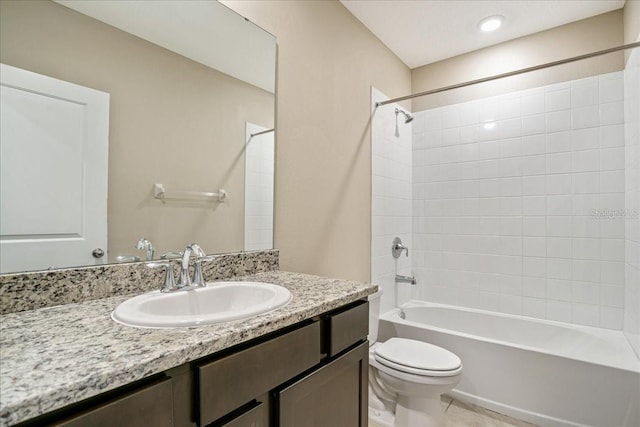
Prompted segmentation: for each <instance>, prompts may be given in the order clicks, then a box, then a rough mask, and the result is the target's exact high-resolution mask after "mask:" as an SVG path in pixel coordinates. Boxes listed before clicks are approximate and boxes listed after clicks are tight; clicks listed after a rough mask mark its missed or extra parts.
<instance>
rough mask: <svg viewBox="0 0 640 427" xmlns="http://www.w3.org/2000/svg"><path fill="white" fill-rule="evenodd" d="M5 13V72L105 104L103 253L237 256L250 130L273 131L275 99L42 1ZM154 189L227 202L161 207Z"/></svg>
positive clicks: (6, 7)
mask: <svg viewBox="0 0 640 427" xmlns="http://www.w3.org/2000/svg"><path fill="white" fill-rule="evenodd" d="M1 7H2V9H1V11H0V18H1V20H2V21H1V33H0V43H1V45H0V60H1V61H2V62H3V63H6V64H9V65H13V66H16V67H19V68H24V69H27V70H31V71H34V72H37V73H41V74H45V75H48V76H52V77H55V78H59V79H62V80H66V81H70V82H73V83H76V84H80V85H83V86H88V87H91V88H95V89H98V90H101V91H105V92H108V93H110V94H111V111H110V129H109V134H110V135H109V207H108V216H109V247H110V255H117V254H122V253H128V254H134V253H137V254H139V255H142V253H141V252H138V251H136V250H135V249H134V245H135V243H136V242H137V240H138V239H139V238H140V237H142V236H144V237H147V238H148V239H150V240H151V241H152V242H153V244H154V245H155V246H156V248H157V249H158V252H166V251H175V250H182V248H184V246H185V245H186V244H188V243H190V242H193V241H197V242H198V243H200V244H201V245H202V247H203V248H204V249H205V250H206V251H207V252H210V253H216V252H224V251H239V250H242V248H243V243H244V235H243V226H244V157H243V154H244V144H245V121H250V122H253V123H256V124H259V125H261V126H265V127H272V126H273V120H274V101H273V94H270V93H268V92H266V91H263V90H261V89H258V88H256V87H254V86H251V85H248V84H246V83H244V82H241V81H239V80H236V79H234V78H232V77H229V76H227V75H225V74H222V73H220V72H217V71H215V70H212V69H210V68H207V67H205V66H203V65H200V64H198V63H195V62H193V61H190V60H187V59H186V58H183V57H181V56H179V55H176V54H174V53H171V52H169V51H167V50H165V49H162V48H160V47H157V46H155V45H152V44H150V43H148V42H145V41H143V40H141V39H138V38H136V37H133V36H131V35H129V34H127V33H124V32H122V31H119V30H117V29H115V28H113V27H110V26H108V25H105V24H102V23H100V22H98V21H95V20H93V19H91V18H88V17H86V16H84V15H81V14H79V13H76V12H74V11H71V10H70V9H68V8H66V7H63V6H60V5H57V4H55V3H52V2H49V1H45V2H42V1H18V2H13V1H2V2H1ZM155 182H161V183H163V184H164V185H165V187H166V188H167V190H171V189H182V190H193V191H196V190H199V191H217V189H218V188H219V187H222V188H224V189H226V190H227V191H228V193H229V200H228V201H227V202H225V203H224V204H221V205H216V204H212V203H202V202H199V203H185V202H168V203H167V204H165V205H163V204H162V203H160V202H159V201H158V200H155V199H153V197H152V192H151V190H152V186H153V184H154V183H155Z"/></svg>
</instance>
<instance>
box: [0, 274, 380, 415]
mask: <svg viewBox="0 0 640 427" xmlns="http://www.w3.org/2000/svg"><path fill="white" fill-rule="evenodd" d="M236 279H237V280H242V279H250V280H256V281H263V282H269V283H275V284H279V285H282V286H285V287H286V288H288V289H289V290H290V291H291V293H292V300H291V302H290V303H289V304H288V305H287V306H285V307H283V308H280V309H278V310H276V311H273V312H271V313H267V314H264V315H261V316H257V317H254V318H252V319H249V320H237V321H232V322H226V323H221V324H218V325H210V326H204V327H198V328H181V329H138V328H131V327H127V326H123V325H119V324H117V323H115V322H114V321H113V320H111V318H110V313H111V311H112V310H113V309H114V308H115V307H116V306H117V305H118V304H119V303H120V302H122V301H124V300H126V299H127V298H129V297H130V296H131V295H129V296H116V297H110V298H104V299H100V300H93V301H86V302H82V303H75V304H67V305H62V306H56V307H48V308H43V309H39V310H32V311H24V312H19V313H13V314H7V315H4V316H1V317H0V426H8V425H12V424H15V423H17V422H20V421H23V420H27V419H30V418H33V417H35V416H38V415H41V414H44V413H47V412H49V411H52V410H54V409H58V408H61V407H64V406H66V405H69V404H71V403H74V402H78V401H80V400H82V399H85V398H88V397H91V396H94V395H97V394H99V393H102V392H104V391H107V390H111V389H114V388H116V387H119V386H121V385H124V384H128V383H131V382H133V381H136V380H139V379H142V378H144V377H147V376H149V375H152V374H155V373H159V372H162V371H165V370H167V369H170V368H173V367H176V366H179V365H181V364H183V363H186V362H189V361H192V360H195V359H198V358H200V357H203V356H206V355H209V354H211V353H214V352H216V351H219V350H223V349H225V348H228V347H231V346H233V345H235V344H239V343H241V342H244V341H248V340H250V339H252V338H256V337H259V336H261V335H264V334H266V333H269V332H272V331H275V330H277V329H280V328H283V327H285V326H289V325H292V324H295V323H297V322H300V321H302V320H305V319H308V318H311V317H313V316H315V315H318V314H321V313H323V312H326V311H329V310H332V309H335V308H337V307H340V306H342V305H345V304H348V303H350V302H353V301H356V300H358V299H361V298H364V297H365V296H367V295H369V294H371V293H373V292H375V290H376V286H375V285H370V284H363V283H358V282H351V281H345V280H336V279H328V278H324V277H318V276H310V275H305V274H297V273H288V272H283V271H269V272H266V273H259V274H255V275H251V276H245V277H237V278H236Z"/></svg>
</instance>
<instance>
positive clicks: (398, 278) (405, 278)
mask: <svg viewBox="0 0 640 427" xmlns="http://www.w3.org/2000/svg"><path fill="white" fill-rule="evenodd" d="M396 283H411V284H412V285H415V284H416V283H417V282H416V278H415V276H402V275H400V274H396Z"/></svg>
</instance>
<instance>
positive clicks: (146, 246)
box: [136, 237, 156, 261]
mask: <svg viewBox="0 0 640 427" xmlns="http://www.w3.org/2000/svg"><path fill="white" fill-rule="evenodd" d="M136 249H138V250H140V251H147V261H153V254H155V253H156V250H155V248H154V247H153V245H152V244H151V242H150V241H149V240H147V239H146V238H145V237H143V238H141V239H140V240H138V243H137V244H136Z"/></svg>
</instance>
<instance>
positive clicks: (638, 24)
mask: <svg viewBox="0 0 640 427" xmlns="http://www.w3.org/2000/svg"><path fill="white" fill-rule="evenodd" d="M623 13H624V43H625V44H628V43H633V42H636V41H638V37H640V0H627V1H626V3H625V4H624V9H623ZM636 49H637V48H636ZM627 53H629V52H627Z"/></svg>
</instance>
